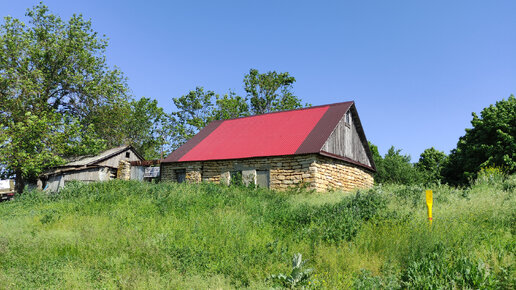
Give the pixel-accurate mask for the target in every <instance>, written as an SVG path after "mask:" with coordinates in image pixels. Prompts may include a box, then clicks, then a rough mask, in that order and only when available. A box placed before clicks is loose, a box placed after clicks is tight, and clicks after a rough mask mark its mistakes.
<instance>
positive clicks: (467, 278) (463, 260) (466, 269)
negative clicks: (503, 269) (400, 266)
mask: <svg viewBox="0 0 516 290" xmlns="http://www.w3.org/2000/svg"><path fill="white" fill-rule="evenodd" d="M401 280H402V283H403V286H404V287H406V288H411V289H441V288H449V287H450V288H457V289H465V288H473V289H494V288H497V287H496V285H497V281H496V280H497V277H496V275H495V274H494V273H493V272H491V271H490V270H489V268H488V266H487V265H486V264H485V263H483V262H482V261H474V260H472V259H471V258H470V257H468V256H467V255H465V254H464V253H457V252H452V251H450V250H448V249H446V247H445V246H444V245H443V244H441V243H438V244H436V245H435V247H434V249H432V251H430V252H429V253H427V254H424V255H423V256H422V257H418V258H417V259H415V260H413V261H411V262H410V264H409V265H408V268H407V269H406V270H405V271H403V273H402V276H401Z"/></svg>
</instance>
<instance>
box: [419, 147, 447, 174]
mask: <svg viewBox="0 0 516 290" xmlns="http://www.w3.org/2000/svg"><path fill="white" fill-rule="evenodd" d="M446 160H447V156H446V154H444V152H442V151H439V150H437V149H435V148H434V147H432V148H428V149H425V151H423V153H421V156H420V157H419V161H418V162H417V163H416V164H415V166H416V169H417V170H418V171H419V172H422V173H423V175H424V179H425V181H426V182H427V183H435V182H440V181H441V180H442V176H441V170H442V168H443V166H444V164H445V163H446Z"/></svg>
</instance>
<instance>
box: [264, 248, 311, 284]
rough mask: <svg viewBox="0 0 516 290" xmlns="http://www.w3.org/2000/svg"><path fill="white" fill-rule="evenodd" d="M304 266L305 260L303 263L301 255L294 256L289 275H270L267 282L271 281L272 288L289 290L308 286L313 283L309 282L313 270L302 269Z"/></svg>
mask: <svg viewBox="0 0 516 290" xmlns="http://www.w3.org/2000/svg"><path fill="white" fill-rule="evenodd" d="M305 264H306V260H305V261H303V258H302V256H301V253H297V254H294V257H292V272H291V273H290V274H289V275H285V274H277V275H271V276H269V278H268V279H267V280H269V281H271V282H272V284H273V285H274V286H280V287H283V288H289V289H293V288H298V287H303V286H310V285H311V284H312V283H313V282H312V281H311V276H312V273H313V269H311V268H304V265H305Z"/></svg>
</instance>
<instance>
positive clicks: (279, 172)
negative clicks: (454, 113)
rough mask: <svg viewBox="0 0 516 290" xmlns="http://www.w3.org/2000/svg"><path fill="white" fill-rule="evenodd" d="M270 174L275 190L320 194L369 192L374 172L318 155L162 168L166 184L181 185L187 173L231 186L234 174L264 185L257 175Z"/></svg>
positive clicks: (270, 184)
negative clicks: (179, 177) (179, 180)
mask: <svg viewBox="0 0 516 290" xmlns="http://www.w3.org/2000/svg"><path fill="white" fill-rule="evenodd" d="M257 170H258V171H261V173H262V174H263V173H264V172H268V174H269V176H268V181H269V182H268V187H269V188H270V189H274V190H282V191H283V190H287V189H288V188H293V187H294V188H295V187H306V188H307V189H313V190H316V191H318V192H323V191H327V190H344V191H349V190H352V189H355V188H368V187H371V186H372V185H373V183H374V180H373V175H372V172H371V171H369V170H367V169H364V168H362V167H359V166H356V165H353V164H350V163H347V162H345V161H341V160H338V159H334V158H329V157H325V156H321V155H318V154H307V155H290V156H274V157H257V158H247V159H235V160H218V161H202V162H201V161H196V162H174V163H162V164H161V178H162V180H169V181H177V174H182V172H184V173H185V180H186V181H187V182H201V181H206V182H216V183H223V184H229V183H230V180H231V172H241V173H242V180H243V182H244V183H245V184H250V183H251V184H260V182H263V179H259V178H258V177H257V173H256V171H257Z"/></svg>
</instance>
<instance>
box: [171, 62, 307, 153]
mask: <svg viewBox="0 0 516 290" xmlns="http://www.w3.org/2000/svg"><path fill="white" fill-rule="evenodd" d="M294 82H295V78H294V77H292V76H290V75H289V74H288V73H277V72H275V71H272V72H267V73H264V74H260V73H259V72H258V70H256V69H251V70H250V71H249V74H247V75H245V77H244V89H245V91H246V92H247V96H246V97H242V96H238V95H237V94H236V93H234V92H233V91H229V93H227V94H225V95H224V96H220V95H218V94H216V93H215V92H214V91H210V90H204V88H202V87H197V88H195V90H192V91H190V92H189V93H188V94H186V95H183V96H181V97H179V98H173V99H172V101H173V102H174V105H175V106H176V108H177V111H176V112H172V114H171V124H172V125H171V130H172V131H173V132H174V134H173V139H172V141H171V143H172V147H173V148H178V147H179V146H181V145H182V144H184V143H185V142H186V141H187V140H188V139H190V138H192V137H193V136H194V135H195V134H197V133H198V132H199V131H200V130H201V129H202V128H204V127H205V126H206V125H208V123H210V122H211V121H213V120H227V119H232V118H239V117H245V116H249V115H252V114H263V113H268V112H274V111H284V110H291V109H297V108H301V107H303V106H302V105H301V100H300V99H298V98H297V97H295V96H294V95H293V94H292V92H291V89H292V84H293V83H294ZM306 106H310V105H309V104H306Z"/></svg>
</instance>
